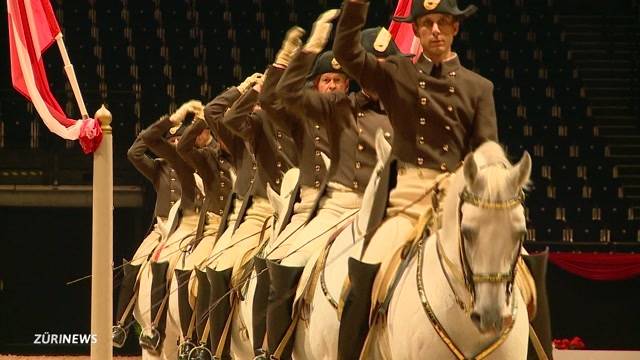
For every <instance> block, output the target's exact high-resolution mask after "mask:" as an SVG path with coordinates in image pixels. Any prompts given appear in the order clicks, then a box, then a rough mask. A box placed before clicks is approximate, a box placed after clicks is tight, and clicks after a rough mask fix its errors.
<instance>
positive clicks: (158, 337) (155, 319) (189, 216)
mask: <svg viewBox="0 0 640 360" xmlns="http://www.w3.org/2000/svg"><path fill="white" fill-rule="evenodd" d="M201 108H202V104H200V102H199V101H189V102H187V103H185V104H183V105H181V106H180V108H178V110H176V112H175V113H173V114H171V116H166V115H165V116H163V117H161V118H160V119H159V120H158V121H156V122H155V123H153V124H151V125H150V126H149V127H148V128H147V129H145V130H144V131H142V132H141V133H140V137H141V138H142V140H143V141H144V143H145V144H146V145H147V146H148V147H149V148H150V149H151V151H153V152H154V153H155V154H156V155H158V156H160V157H162V158H163V159H165V160H167V161H168V162H169V164H170V166H171V167H172V168H174V169H175V171H176V174H177V177H178V179H179V181H180V184H181V185H182V187H181V190H182V192H181V196H180V206H179V209H178V214H179V215H178V216H176V219H175V220H174V221H173V224H168V225H170V226H171V229H170V230H169V238H168V239H167V240H166V241H165V243H164V246H160V247H159V248H158V249H157V250H156V252H155V253H154V255H153V256H152V259H151V263H150V266H151V273H152V285H151V288H152V289H151V311H150V314H151V319H152V327H151V328H150V329H143V331H142V334H141V335H140V345H141V346H143V347H145V348H147V349H149V350H150V351H155V350H157V348H158V346H159V345H160V343H161V342H162V341H163V340H164V337H165V333H164V330H165V325H166V314H167V309H168V297H169V294H168V291H167V290H168V284H170V281H169V279H170V276H171V275H173V269H170V266H171V264H170V262H173V264H174V266H175V259H177V256H178V255H179V251H177V250H176V249H177V248H179V247H180V246H182V245H183V244H182V242H183V240H184V239H186V238H188V237H189V236H191V235H192V234H193V233H194V232H195V228H196V225H197V222H198V211H199V209H200V207H201V205H202V203H201V200H202V199H201V197H202V196H201V192H200V190H199V189H198V187H197V185H196V178H195V176H194V169H193V168H192V167H191V166H189V165H188V164H187V163H186V162H185V161H184V160H182V158H180V156H179V155H178V152H177V149H176V147H177V141H176V142H173V143H170V142H168V141H167V139H166V138H165V137H164V136H163V135H164V134H165V133H166V132H167V131H168V132H170V133H176V132H178V131H181V132H184V130H183V129H181V128H183V127H186V126H187V124H186V123H185V122H184V121H185V119H186V118H187V115H189V114H193V113H196V112H197V111H199V110H200V109H201ZM168 277H169V279H168ZM171 341H173V339H171Z"/></svg>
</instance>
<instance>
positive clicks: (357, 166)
mask: <svg viewBox="0 0 640 360" xmlns="http://www.w3.org/2000/svg"><path fill="white" fill-rule="evenodd" d="M361 167H362V163H360V161H356V169H360V168H361Z"/></svg>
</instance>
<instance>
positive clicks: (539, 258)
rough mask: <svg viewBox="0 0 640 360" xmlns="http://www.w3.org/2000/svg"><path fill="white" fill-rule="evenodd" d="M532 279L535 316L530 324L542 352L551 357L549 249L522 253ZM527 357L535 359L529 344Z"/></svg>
mask: <svg viewBox="0 0 640 360" xmlns="http://www.w3.org/2000/svg"><path fill="white" fill-rule="evenodd" d="M522 258H523V259H524V262H525V263H526V264H527V267H528V268H529V271H530V272H531V276H533V280H535V282H536V294H537V302H536V307H537V311H536V316H535V317H534V318H533V319H532V320H531V319H530V322H531V325H532V326H533V329H534V330H535V332H536V335H538V339H540V343H541V344H542V347H543V348H544V352H545V353H546V354H547V357H549V359H552V358H553V357H552V347H551V345H552V337H551V317H550V315H549V298H548V296H547V262H548V260H549V250H546V251H544V252H542V253H539V254H535V255H523V256H522ZM528 354H529V355H528V358H529V359H537V358H538V357H537V355H536V352H535V349H533V347H532V345H531V343H530V344H529V352H528Z"/></svg>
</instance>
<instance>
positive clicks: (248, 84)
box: [237, 73, 262, 94]
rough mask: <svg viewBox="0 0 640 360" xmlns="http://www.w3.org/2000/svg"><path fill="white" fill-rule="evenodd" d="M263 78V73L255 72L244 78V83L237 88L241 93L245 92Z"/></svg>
mask: <svg viewBox="0 0 640 360" xmlns="http://www.w3.org/2000/svg"><path fill="white" fill-rule="evenodd" d="M261 79H262V74H261V73H255V74H253V75H251V76H249V77H248V78H246V79H244V81H243V82H242V84H240V85H238V86H237V89H238V91H240V93H241V94H244V93H245V92H247V90H249V89H250V88H251V87H252V86H253V85H255V84H256V83H257V82H258V81H260V80H261Z"/></svg>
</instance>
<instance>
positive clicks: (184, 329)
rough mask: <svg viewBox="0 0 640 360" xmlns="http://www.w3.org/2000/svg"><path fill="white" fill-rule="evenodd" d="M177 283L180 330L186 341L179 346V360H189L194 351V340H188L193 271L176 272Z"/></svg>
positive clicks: (191, 311) (191, 313) (177, 270)
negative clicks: (190, 285) (190, 281)
mask: <svg viewBox="0 0 640 360" xmlns="http://www.w3.org/2000/svg"><path fill="white" fill-rule="evenodd" d="M175 276H176V281H177V282H178V312H179V313H180V330H181V333H182V336H183V337H184V339H183V340H182V342H181V343H180V346H178V360H187V359H188V358H189V352H190V351H191V349H193V347H194V345H193V339H187V333H188V332H189V324H190V323H191V316H192V315H193V310H192V309H191V305H190V304H189V279H190V278H191V270H180V269H176V270H175Z"/></svg>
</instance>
